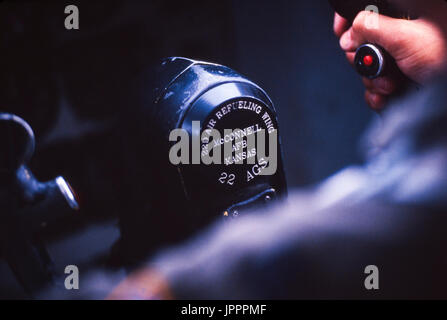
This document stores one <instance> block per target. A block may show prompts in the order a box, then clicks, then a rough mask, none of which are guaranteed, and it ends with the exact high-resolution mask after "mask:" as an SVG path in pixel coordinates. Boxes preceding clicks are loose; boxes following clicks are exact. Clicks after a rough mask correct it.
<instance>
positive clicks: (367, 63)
mask: <svg viewBox="0 0 447 320" xmlns="http://www.w3.org/2000/svg"><path fill="white" fill-rule="evenodd" d="M373 63H374V58H373V57H372V56H370V55H367V56H365V57H364V58H363V64H364V65H365V66H367V67H371V66H372V64H373Z"/></svg>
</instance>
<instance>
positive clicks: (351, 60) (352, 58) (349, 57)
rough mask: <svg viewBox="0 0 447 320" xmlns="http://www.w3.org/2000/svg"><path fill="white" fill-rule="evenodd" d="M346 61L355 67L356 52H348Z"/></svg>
mask: <svg viewBox="0 0 447 320" xmlns="http://www.w3.org/2000/svg"><path fill="white" fill-rule="evenodd" d="M346 59H347V60H348V61H349V63H350V64H352V65H354V61H355V52H346Z"/></svg>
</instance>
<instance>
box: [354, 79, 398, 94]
mask: <svg viewBox="0 0 447 320" xmlns="http://www.w3.org/2000/svg"><path fill="white" fill-rule="evenodd" d="M363 84H364V85H365V87H366V89H368V91H370V92H372V93H377V94H381V95H385V96H389V95H392V94H393V93H394V92H396V90H397V86H398V84H397V82H396V80H395V79H394V78H391V77H380V78H376V79H368V78H363Z"/></svg>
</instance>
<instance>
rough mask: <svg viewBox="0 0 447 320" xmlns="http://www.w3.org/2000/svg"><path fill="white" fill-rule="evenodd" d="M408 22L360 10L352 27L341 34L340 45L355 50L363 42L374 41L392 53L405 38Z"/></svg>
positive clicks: (344, 48) (346, 49) (347, 49)
mask: <svg viewBox="0 0 447 320" xmlns="http://www.w3.org/2000/svg"><path fill="white" fill-rule="evenodd" d="M408 23H409V21H408V20H404V19H394V18H390V17H387V16H383V15H380V14H377V13H372V12H367V11H362V12H360V13H359V14H358V15H357V17H356V18H355V20H354V22H353V24H352V27H351V28H349V30H348V31H346V32H345V33H344V34H343V35H342V36H341V38H340V46H341V47H342V49H343V50H345V51H355V50H356V49H357V48H358V47H359V46H361V45H362V44H364V43H376V44H378V45H380V46H382V47H383V48H385V49H386V50H387V51H388V52H389V53H390V54H391V55H393V52H394V51H395V50H396V49H399V47H400V45H401V43H402V41H404V40H405V39H406V32H407V31H406V30H408Z"/></svg>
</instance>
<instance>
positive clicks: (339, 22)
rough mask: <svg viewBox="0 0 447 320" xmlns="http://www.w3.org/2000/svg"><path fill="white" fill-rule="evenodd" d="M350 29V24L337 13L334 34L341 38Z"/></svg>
mask: <svg viewBox="0 0 447 320" xmlns="http://www.w3.org/2000/svg"><path fill="white" fill-rule="evenodd" d="M348 29H349V22H348V20H346V19H345V18H343V17H342V16H341V15H339V14H338V13H337V12H336V13H335V15H334V33H335V35H336V36H337V38H340V37H341V36H342V35H343V33H345V32H346V30H348Z"/></svg>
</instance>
